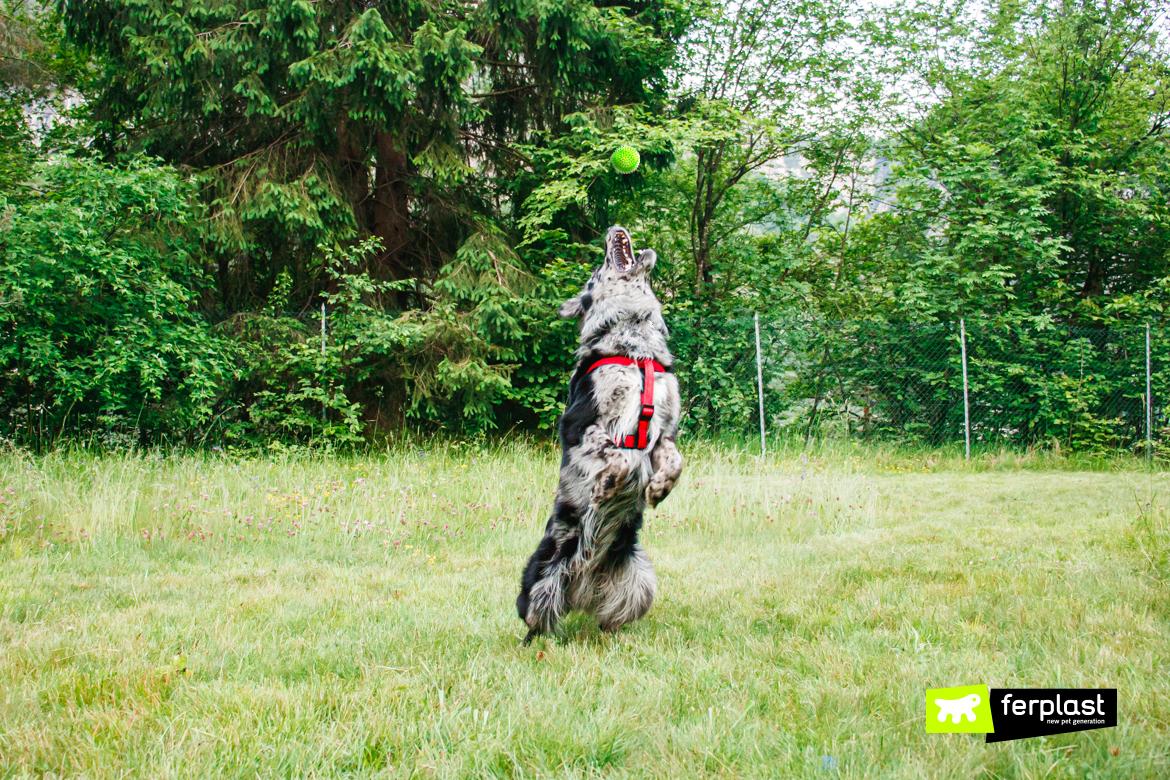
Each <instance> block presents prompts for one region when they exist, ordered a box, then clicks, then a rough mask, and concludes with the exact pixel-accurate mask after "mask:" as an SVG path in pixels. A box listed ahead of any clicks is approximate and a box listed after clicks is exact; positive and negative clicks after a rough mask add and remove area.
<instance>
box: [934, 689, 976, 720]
mask: <svg viewBox="0 0 1170 780" xmlns="http://www.w3.org/2000/svg"><path fill="white" fill-rule="evenodd" d="M981 701H983V700H982V699H981V698H980V697H979V694H977V693H972V694H971V695H969V696H964V697H963V698H961V699H935V700H934V703H935V704H936V705H938V722H939V723H945V722H946V720H947V716H948V715H949V716H950V718H951V723H961V722H962V720H963V718H967V719H969V720H970V721H971V722H972V723H974V722H975V708H976V707H978V706H979V702H981Z"/></svg>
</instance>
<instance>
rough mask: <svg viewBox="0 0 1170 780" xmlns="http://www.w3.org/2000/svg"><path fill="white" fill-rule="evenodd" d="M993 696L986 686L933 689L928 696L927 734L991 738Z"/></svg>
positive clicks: (993, 724) (993, 729)
mask: <svg viewBox="0 0 1170 780" xmlns="http://www.w3.org/2000/svg"><path fill="white" fill-rule="evenodd" d="M994 731H995V722H994V720H993V719H992V717H991V695H990V693H989V692H988V690H987V686H986V685H960V686H958V687H957V688H931V689H929V690H928V691H927V692H926V733H927V734H991V733H993V732H994Z"/></svg>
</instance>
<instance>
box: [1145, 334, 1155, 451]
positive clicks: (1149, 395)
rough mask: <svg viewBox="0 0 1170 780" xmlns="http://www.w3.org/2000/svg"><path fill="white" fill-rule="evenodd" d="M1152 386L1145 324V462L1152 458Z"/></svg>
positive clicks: (1148, 339)
mask: <svg viewBox="0 0 1170 780" xmlns="http://www.w3.org/2000/svg"><path fill="white" fill-rule="evenodd" d="M1153 396H1154V386H1153V374H1152V372H1151V370H1150V323H1148V322H1147V323H1146V460H1151V459H1152V458H1153V457H1154V398H1153Z"/></svg>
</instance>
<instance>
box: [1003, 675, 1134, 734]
mask: <svg viewBox="0 0 1170 780" xmlns="http://www.w3.org/2000/svg"><path fill="white" fill-rule="evenodd" d="M991 720H992V722H993V723H994V724H995V733H994V734H988V735H987V741H988V742H1005V741H1008V740H1013V739H1027V738H1028V737H1044V736H1048V735H1050V734H1067V733H1068V732H1072V731H1089V730H1090V729H1107V728H1113V727H1115V726H1117V689H1116V688H992V689H991Z"/></svg>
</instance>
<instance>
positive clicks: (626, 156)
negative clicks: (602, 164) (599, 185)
mask: <svg viewBox="0 0 1170 780" xmlns="http://www.w3.org/2000/svg"><path fill="white" fill-rule="evenodd" d="M612 159H613V167H614V168H617V171H618V173H633V172H634V171H636V170H637V169H638V163H639V162H640V161H641V160H640V158H639V157H638V150H637V149H635V148H634V147H632V146H621V147H618V148H617V149H616V150H615V151H614V153H613V158H612Z"/></svg>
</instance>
